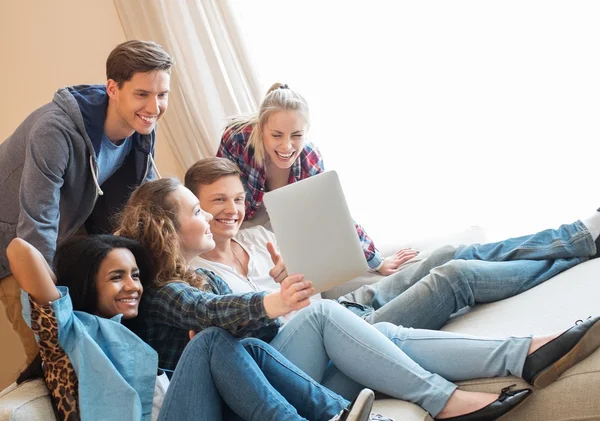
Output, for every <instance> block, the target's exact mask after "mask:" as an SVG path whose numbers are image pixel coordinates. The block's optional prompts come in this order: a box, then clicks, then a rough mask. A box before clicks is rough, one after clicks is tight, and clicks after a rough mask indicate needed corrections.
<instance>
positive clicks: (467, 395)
mask: <svg viewBox="0 0 600 421" xmlns="http://www.w3.org/2000/svg"><path fill="white" fill-rule="evenodd" d="M496 399H498V395H497V394H494V393H481V392H465V391H464V390H458V389H456V390H455V391H454V393H453V394H452V396H450V399H449V400H448V402H447V403H446V406H445V407H444V409H442V411H441V412H440V413H439V414H437V416H436V417H435V419H436V420H441V419H444V418H452V417H458V416H461V415H466V414H470V413H471V412H475V411H477V410H479V409H481V408H483V407H486V406H488V405H489V404H491V403H492V402H494V401H495V400H496Z"/></svg>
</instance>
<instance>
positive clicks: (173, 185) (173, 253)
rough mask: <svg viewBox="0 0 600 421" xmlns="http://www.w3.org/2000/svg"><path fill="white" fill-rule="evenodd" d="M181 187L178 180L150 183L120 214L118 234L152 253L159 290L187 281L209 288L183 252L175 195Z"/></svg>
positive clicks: (138, 189) (156, 285) (170, 179)
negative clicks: (135, 241) (167, 285)
mask: <svg viewBox="0 0 600 421" xmlns="http://www.w3.org/2000/svg"><path fill="white" fill-rule="evenodd" d="M180 186H181V182H180V181H179V180H177V179H176V178H163V179H160V180H154V181H149V182H146V183H144V184H142V185H141V186H139V187H138V188H137V189H136V190H135V191H134V192H133V194H132V195H131V197H130V198H129V200H128V201H127V204H126V205H125V208H124V209H123V211H122V212H121V215H120V223H119V229H118V230H117V231H116V232H115V234H116V235H121V236H123V237H128V238H132V239H134V240H137V241H139V242H140V243H141V244H142V245H144V246H145V247H146V248H148V249H149V250H150V253H151V254H152V258H153V259H154V262H155V265H156V278H155V279H154V281H153V282H152V286H153V287H155V288H159V287H162V286H164V285H166V284H168V283H169V282H173V281H183V282H187V283H188V284H190V285H192V286H194V287H197V288H200V289H207V288H208V284H207V282H206V278H205V277H204V276H202V275H201V274H199V273H196V272H195V271H194V270H193V269H191V268H190V267H189V266H188V264H187V261H186V260H185V258H184V257H183V254H182V252H181V245H180V241H179V234H178V232H177V229H178V228H179V223H178V220H177V213H178V211H179V209H178V208H177V205H176V203H175V201H173V200H172V199H171V195H172V194H173V192H175V191H176V190H177V189H178V188H179V187H180Z"/></svg>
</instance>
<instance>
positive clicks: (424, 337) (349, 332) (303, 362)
mask: <svg viewBox="0 0 600 421" xmlns="http://www.w3.org/2000/svg"><path fill="white" fill-rule="evenodd" d="M530 344H531V338H507V339H501V340H486V339H482V338H476V337H473V336H467V335H459V334H454V333H448V332H438V331H423V330H416V329H406V328H403V327H398V326H394V325H392V324H390V323H382V324H377V325H375V326H371V325H370V324H368V323H367V322H366V321H364V320H363V319H361V318H360V317H358V316H356V315H355V314H353V313H352V312H349V311H348V310H347V309H346V308H344V307H343V306H341V305H340V304H338V303H336V302H335V301H330V300H322V301H318V302H315V303H313V304H311V305H310V306H309V307H307V308H305V309H303V310H301V311H299V312H298V314H296V316H294V318H293V319H292V320H291V321H289V322H288V323H287V324H286V325H285V326H284V327H283V328H282V329H281V330H280V332H279V333H278V335H277V336H276V337H275V339H273V340H272V341H271V345H272V346H273V347H274V348H275V349H277V350H278V351H280V352H281V353H282V354H283V355H285V356H286V357H287V358H288V359H289V360H290V361H291V362H292V363H293V364H295V365H296V366H297V367H298V368H299V369H301V370H302V371H304V372H305V373H306V374H308V375H309V376H310V377H312V378H313V379H315V380H317V381H318V382H320V383H322V384H323V385H325V386H327V387H328V388H330V389H331V390H333V391H334V392H337V393H340V394H341V395H342V396H344V397H346V398H351V397H353V396H355V395H356V394H357V393H358V391H359V390H360V389H361V388H363V387H368V388H371V389H374V390H377V391H379V392H383V393H385V394H387V395H389V396H392V397H395V398H398V399H403V400H407V401H410V402H413V403H416V404H417V405H419V406H421V407H422V408H423V409H425V410H426V411H427V412H429V413H430V414H431V415H432V416H433V417H435V416H436V415H437V414H438V413H439V412H440V411H441V410H442V409H443V408H444V406H446V403H447V402H448V399H449V398H450V396H451V395H452V393H453V392H454V390H455V389H456V386H455V385H454V384H452V383H451V382H450V381H448V379H451V380H466V379H472V378H478V377H494V376H506V375H508V374H513V375H516V376H520V375H521V372H522V370H523V364H524V362H525V358H526V357H527V352H528V350H529V346H530ZM444 377H445V378H444Z"/></svg>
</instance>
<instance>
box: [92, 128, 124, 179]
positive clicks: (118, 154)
mask: <svg viewBox="0 0 600 421" xmlns="http://www.w3.org/2000/svg"><path fill="white" fill-rule="evenodd" d="M131 146H132V142H131V137H128V138H126V139H125V140H124V141H123V143H121V144H120V145H115V144H114V143H112V142H111V141H110V139H109V138H108V137H106V134H102V145H101V146H100V153H99V154H98V156H97V157H96V162H97V163H98V184H99V185H102V183H104V182H105V181H106V180H108V179H109V178H110V176H111V175H113V174H114V173H115V171H117V170H118V169H119V167H121V165H123V162H125V158H126V157H127V155H129V152H131Z"/></svg>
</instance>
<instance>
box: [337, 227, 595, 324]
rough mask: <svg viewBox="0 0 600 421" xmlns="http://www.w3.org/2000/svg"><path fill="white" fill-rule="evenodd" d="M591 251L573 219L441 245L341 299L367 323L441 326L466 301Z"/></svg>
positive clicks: (482, 299) (530, 283) (500, 295)
mask: <svg viewBox="0 0 600 421" xmlns="http://www.w3.org/2000/svg"><path fill="white" fill-rule="evenodd" d="M595 253H596V245H595V243H594V239H593V238H592V236H591V235H590V233H589V231H588V230H587V228H586V227H585V225H583V223H581V222H580V221H577V222H575V223H573V224H566V225H562V226H560V227H559V228H558V229H556V230H553V229H548V230H544V231H541V232H538V233H537V234H533V235H527V236H524V237H518V238H511V239H508V240H505V241H501V242H498V243H489V244H473V245H470V246H460V247H458V248H454V247H452V246H446V247H442V248H439V249H437V250H436V251H434V252H433V253H432V255H431V256H430V257H429V258H427V259H426V260H423V261H421V262H418V263H415V264H413V265H411V266H409V267H407V268H406V269H403V270H401V271H399V272H398V273H395V274H394V275H391V276H388V277H386V278H384V279H382V280H381V281H379V282H377V283H375V284H373V285H365V286H363V287H361V288H359V289H357V290H356V291H354V292H352V293H350V294H347V295H345V296H344V297H341V298H340V299H339V301H340V302H341V303H342V304H343V305H345V306H346V307H348V309H349V310H351V311H352V312H354V313H356V314H358V315H359V316H361V317H363V318H364V319H365V320H367V321H368V322H369V323H378V322H390V323H393V324H396V325H403V326H411V327H415V328H422V329H439V328H441V327H442V326H443V325H444V324H445V323H446V322H447V321H448V319H449V318H450V316H451V315H452V314H453V313H455V312H457V311H459V310H461V309H463V308H465V307H472V306H474V305H475V304H478V303H489V302H493V301H499V300H503V299H505V298H508V297H512V296H514V295H517V294H520V293H521V292H523V291H527V290H528V289H530V288H533V287H535V286H536V285H539V284H541V283H542V282H544V281H547V280H548V279H550V278H552V277H553V276H555V275H557V274H559V273H561V272H563V271H565V270H567V269H569V268H571V267H573V266H575V265H577V264H579V263H581V262H584V261H586V260H588V259H589V256H592V255H594V254H595ZM353 303H357V304H353Z"/></svg>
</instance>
